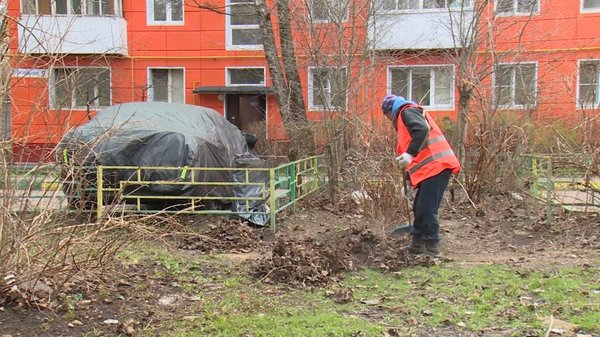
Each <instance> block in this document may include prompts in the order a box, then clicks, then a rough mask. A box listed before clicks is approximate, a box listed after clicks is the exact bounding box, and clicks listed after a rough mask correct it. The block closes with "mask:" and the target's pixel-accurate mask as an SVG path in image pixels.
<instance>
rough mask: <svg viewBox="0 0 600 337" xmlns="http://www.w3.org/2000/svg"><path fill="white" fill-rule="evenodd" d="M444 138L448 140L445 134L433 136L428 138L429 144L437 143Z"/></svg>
mask: <svg viewBox="0 0 600 337" xmlns="http://www.w3.org/2000/svg"><path fill="white" fill-rule="evenodd" d="M444 140H446V137H444V135H441V136H437V137H433V138H431V139H427V145H431V144H435V143H437V142H441V141H444Z"/></svg>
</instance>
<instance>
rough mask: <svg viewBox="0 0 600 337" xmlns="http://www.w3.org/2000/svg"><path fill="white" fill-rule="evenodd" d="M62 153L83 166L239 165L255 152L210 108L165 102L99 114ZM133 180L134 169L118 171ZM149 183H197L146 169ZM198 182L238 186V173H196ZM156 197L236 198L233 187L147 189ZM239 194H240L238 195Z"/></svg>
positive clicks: (68, 139)
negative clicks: (233, 182)
mask: <svg viewBox="0 0 600 337" xmlns="http://www.w3.org/2000/svg"><path fill="white" fill-rule="evenodd" d="M58 148H59V151H62V149H67V150H68V151H69V153H72V154H73V159H74V160H75V162H76V163H77V164H79V165H89V164H94V165H105V166H170V167H184V166H188V167H212V168H233V167H236V165H235V163H234V159H235V158H236V157H239V156H247V155H248V154H249V150H248V146H247V143H246V137H245V136H244V134H243V133H242V132H241V131H240V130H239V129H238V128H237V127H236V126H235V125H233V124H231V123H230V122H229V121H227V120H226V119H225V118H224V117H223V116H221V115H220V114H219V113H218V112H216V111H215V110H212V109H210V108H206V107H201V106H195V105H188V104H177V103H165V102H134V103H123V104H118V105H114V106H111V107H108V108H106V109H103V110H101V111H99V112H98V113H97V114H96V116H94V117H93V118H92V119H91V120H89V121H88V122H87V123H85V124H83V125H81V126H79V127H77V128H74V129H72V130H70V131H69V132H68V133H67V134H66V135H65V136H64V137H63V139H62V140H61V143H60V144H59V147H58ZM117 172H118V173H117V175H118V177H117V179H118V180H129V179H130V177H132V176H133V171H121V170H119V171H117ZM143 172H144V177H143V180H150V181H157V180H177V179H182V180H184V181H190V180H191V177H190V175H191V171H188V172H187V176H186V177H181V173H182V172H181V171H177V170H144V171H143ZM194 175H195V176H194V178H195V179H194V180H195V181H201V182H232V181H233V180H234V178H233V172H232V171H226V170H224V171H218V170H210V171H196V172H195V173H194ZM141 192H144V194H151V195H176V196H186V195H195V196H198V195H199V196H218V197H231V196H233V193H234V191H233V190H232V188H231V186H218V185H212V186H192V185H168V184H165V185H160V184H155V185H154V184H153V185H147V186H145V187H143V191H141V190H140V191H136V193H141ZM236 192H237V191H236Z"/></svg>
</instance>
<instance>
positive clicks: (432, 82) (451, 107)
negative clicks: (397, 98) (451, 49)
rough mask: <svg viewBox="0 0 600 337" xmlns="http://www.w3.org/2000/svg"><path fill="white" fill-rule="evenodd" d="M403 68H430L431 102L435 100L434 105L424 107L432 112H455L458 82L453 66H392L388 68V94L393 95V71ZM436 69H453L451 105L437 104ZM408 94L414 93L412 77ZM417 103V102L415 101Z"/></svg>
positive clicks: (451, 75) (408, 98)
mask: <svg viewBox="0 0 600 337" xmlns="http://www.w3.org/2000/svg"><path fill="white" fill-rule="evenodd" d="M401 68H406V69H414V68H430V71H431V72H432V76H431V77H430V79H429V90H430V93H429V97H430V98H431V99H430V100H433V101H434V102H433V104H430V105H423V107H425V108H428V109H431V110H437V111H444V110H454V104H455V103H454V102H455V99H456V95H455V93H454V91H455V83H454V82H455V81H456V67H455V66H454V65H453V64H418V65H392V66H388V67H387V93H388V94H391V93H392V70H394V69H401ZM436 68H449V69H451V74H450V103H448V104H437V103H436V102H435V69H436ZM408 92H409V93H410V92H412V76H411V77H410V81H409V88H408ZM405 98H406V99H407V100H413V98H412V97H405ZM415 102H416V101H415ZM416 103H417V104H420V103H419V102H416Z"/></svg>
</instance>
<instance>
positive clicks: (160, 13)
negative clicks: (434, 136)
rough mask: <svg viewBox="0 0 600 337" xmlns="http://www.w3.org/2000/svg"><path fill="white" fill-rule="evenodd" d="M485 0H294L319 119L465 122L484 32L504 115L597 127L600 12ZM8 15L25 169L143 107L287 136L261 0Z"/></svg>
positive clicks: (33, 5) (597, 6) (147, 2)
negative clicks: (82, 128) (98, 123)
mask: <svg viewBox="0 0 600 337" xmlns="http://www.w3.org/2000/svg"><path fill="white" fill-rule="evenodd" d="M474 1H476V2H477V3H473V2H474ZM478 1H479V0H375V1H374V2H369V1H367V0H355V1H353V0H347V1H344V0H338V1H329V0H327V1H326V0H311V1H298V2H290V7H291V9H292V11H291V13H292V16H293V18H292V20H293V22H294V25H293V34H294V43H295V45H296V53H297V62H298V68H299V73H300V80H301V84H302V87H303V90H304V91H303V95H304V98H305V102H306V108H307V111H308V116H309V119H311V120H320V119H326V118H328V116H331V115H332V113H340V112H343V113H348V114H351V115H352V114H355V115H356V118H364V119H370V118H371V117H372V116H379V115H380V110H379V103H380V101H381V98H382V97H383V96H384V95H385V94H386V93H390V92H393V93H395V94H400V95H403V96H405V97H407V98H409V99H412V100H414V101H417V102H419V103H420V104H421V105H423V106H425V107H426V108H427V109H428V110H429V111H430V113H432V114H433V115H434V116H436V117H441V116H455V115H456V111H457V107H458V91H457V85H458V83H459V66H460V65H459V63H458V61H457V58H456V55H457V54H456V51H457V50H461V47H464V44H462V43H461V42H460V41H461V39H464V38H465V36H466V35H467V33H468V32H469V31H470V30H469V25H471V24H475V25H476V27H477V31H478V32H479V35H478V36H479V39H480V41H482V42H481V43H478V44H477V47H476V52H475V53H474V54H473V55H474V56H475V57H474V58H471V60H475V61H471V62H474V63H476V64H479V65H480V67H478V69H479V74H478V75H477V76H475V77H470V79H471V80H473V78H476V79H477V82H478V83H475V84H474V85H476V87H477V91H478V92H482V93H484V94H483V96H485V95H489V98H490V99H489V102H490V106H493V107H495V108H500V109H502V110H506V111H509V112H511V113H512V112H514V113H515V114H524V113H526V114H528V115H530V116H533V117H535V118H539V119H544V118H557V117H559V116H560V117H565V118H566V119H568V120H570V121H571V122H575V123H576V122H577V121H578V120H579V119H581V118H582V116H584V115H586V116H587V115H589V113H590V111H591V113H592V114H594V113H595V115H596V116H598V105H599V102H600V0H545V1H541V0H495V1H489V4H486V6H483V7H480V6H479V2H478ZM268 2H270V1H268ZM270 5H273V4H272V3H270ZM480 8H481V9H480ZM7 13H8V17H9V18H10V25H9V28H10V34H9V36H10V57H11V65H12V78H11V90H10V98H11V105H10V109H9V110H10V115H9V114H4V116H3V124H2V127H3V133H2V134H3V135H5V137H11V139H12V141H13V144H14V151H15V159H16V160H20V161H37V160H41V159H42V157H43V155H44V154H47V153H49V151H50V150H51V149H52V147H53V146H54V145H55V144H56V143H57V142H58V140H59V139H60V137H61V136H62V135H63V134H64V132H66V131H67V130H68V129H69V128H70V127H73V126H76V125H78V124H80V123H83V122H85V121H86V120H87V119H89V118H90V117H91V116H93V114H94V113H95V112H96V111H97V110H98V109H101V108H102V107H105V106H109V105H112V104H117V103H121V102H130V101H169V102H184V103H189V104H196V105H202V106H207V107H211V108H213V109H215V110H217V111H219V112H221V113H223V114H224V116H226V117H227V118H228V119H229V120H230V121H231V122H233V123H234V124H236V125H238V126H239V127H240V128H241V129H245V128H248V127H249V126H250V125H251V124H252V125H254V127H256V126H257V125H258V126H259V128H264V130H265V135H266V137H268V138H269V139H271V140H282V139H285V137H286V136H285V131H284V128H283V125H282V119H281V116H280V114H279V111H278V106H277V102H276V99H275V96H274V95H273V93H272V91H273V88H272V84H271V81H270V78H269V71H268V67H267V64H266V61H265V58H264V52H263V47H262V42H261V37H260V34H259V26H258V20H257V17H256V14H255V12H254V1H253V0H212V1H185V2H184V1H183V0H10V1H8V9H7ZM273 17H274V18H275V15H273ZM274 23H275V28H277V22H276V20H274ZM486 67H487V68H486ZM486 69H488V70H486ZM461 83H462V82H461ZM479 102H480V103H479V104H481V100H480V101H479ZM473 108H474V110H477V109H483V108H484V107H483V106H479V107H477V106H474V107H473ZM5 111H6V109H5Z"/></svg>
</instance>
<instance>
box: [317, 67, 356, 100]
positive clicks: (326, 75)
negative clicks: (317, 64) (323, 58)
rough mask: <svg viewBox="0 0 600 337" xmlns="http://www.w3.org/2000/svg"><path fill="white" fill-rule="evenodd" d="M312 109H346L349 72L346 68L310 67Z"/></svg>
mask: <svg viewBox="0 0 600 337" xmlns="http://www.w3.org/2000/svg"><path fill="white" fill-rule="evenodd" d="M308 74H309V77H308V106H309V109H310V110H345V109H346V92H347V85H348V74H347V71H346V68H333V67H328V68H309V70H308Z"/></svg>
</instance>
